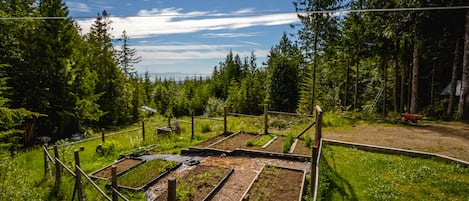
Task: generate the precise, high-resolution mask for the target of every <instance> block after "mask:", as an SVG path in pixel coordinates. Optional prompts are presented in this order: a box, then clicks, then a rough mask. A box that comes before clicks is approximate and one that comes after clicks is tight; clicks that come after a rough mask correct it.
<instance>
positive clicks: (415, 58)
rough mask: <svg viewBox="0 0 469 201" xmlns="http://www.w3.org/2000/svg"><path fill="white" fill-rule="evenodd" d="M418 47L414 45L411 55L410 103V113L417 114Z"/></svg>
mask: <svg viewBox="0 0 469 201" xmlns="http://www.w3.org/2000/svg"><path fill="white" fill-rule="evenodd" d="M419 54H420V53H419V45H418V44H415V45H414V53H413V54H412V94H411V101H410V113H412V114H417V112H418V103H419V56H420V55H419Z"/></svg>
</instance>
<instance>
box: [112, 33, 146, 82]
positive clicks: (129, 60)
mask: <svg viewBox="0 0 469 201" xmlns="http://www.w3.org/2000/svg"><path fill="white" fill-rule="evenodd" d="M118 41H122V46H121V47H120V50H117V51H116V56H115V57H116V60H117V63H118V64H119V66H120V68H121V70H122V72H123V73H124V75H126V76H127V77H131V76H132V75H133V74H135V68H134V64H137V63H138V62H140V61H141V57H139V56H137V50H136V49H135V48H130V45H129V36H127V32H126V31H125V30H124V31H123V32H122V36H121V38H120V39H119V40H118Z"/></svg>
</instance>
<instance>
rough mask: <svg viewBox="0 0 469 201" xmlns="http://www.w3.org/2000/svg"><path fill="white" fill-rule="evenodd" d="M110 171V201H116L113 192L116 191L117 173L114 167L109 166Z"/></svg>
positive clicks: (116, 198) (116, 196) (115, 194)
mask: <svg viewBox="0 0 469 201" xmlns="http://www.w3.org/2000/svg"><path fill="white" fill-rule="evenodd" d="M111 171H112V183H111V185H112V188H113V189H112V201H117V200H118V195H117V192H116V191H115V190H117V173H116V172H117V171H116V165H112V166H111Z"/></svg>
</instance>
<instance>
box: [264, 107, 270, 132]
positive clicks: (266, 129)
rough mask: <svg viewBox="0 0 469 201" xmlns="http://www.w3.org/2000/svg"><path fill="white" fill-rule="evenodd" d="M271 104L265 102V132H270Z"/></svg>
mask: <svg viewBox="0 0 469 201" xmlns="http://www.w3.org/2000/svg"><path fill="white" fill-rule="evenodd" d="M268 111H269V105H267V104H264V134H269V116H268Z"/></svg>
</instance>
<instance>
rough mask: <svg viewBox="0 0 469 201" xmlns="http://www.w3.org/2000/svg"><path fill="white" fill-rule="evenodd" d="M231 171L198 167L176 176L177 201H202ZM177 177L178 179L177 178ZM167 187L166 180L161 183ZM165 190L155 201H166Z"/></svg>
mask: <svg viewBox="0 0 469 201" xmlns="http://www.w3.org/2000/svg"><path fill="white" fill-rule="evenodd" d="M230 172H231V169H229V168H224V167H217V166H206V165H199V166H196V167H195V168H193V169H192V170H190V171H189V172H186V174H184V176H182V177H179V176H177V177H176V178H177V188H176V192H177V194H176V195H177V197H178V198H179V200H188V201H192V200H194V201H195V200H203V199H204V198H205V197H206V196H207V195H208V194H209V193H210V192H211V191H212V190H213V189H214V188H215V187H216V186H217V185H218V184H219V183H220V182H221V181H222V180H223V179H224V178H225V177H226V176H227V175H228V174H229V173H230ZM178 177H179V178H178ZM163 183H165V184H166V185H167V179H165V181H164V182H163ZM167 197H168V192H167V189H165V191H164V192H163V193H162V194H161V195H160V196H158V198H157V199H156V200H155V201H166V200H167Z"/></svg>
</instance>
